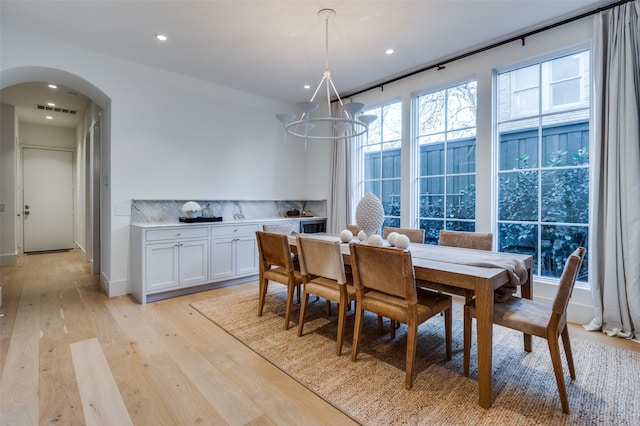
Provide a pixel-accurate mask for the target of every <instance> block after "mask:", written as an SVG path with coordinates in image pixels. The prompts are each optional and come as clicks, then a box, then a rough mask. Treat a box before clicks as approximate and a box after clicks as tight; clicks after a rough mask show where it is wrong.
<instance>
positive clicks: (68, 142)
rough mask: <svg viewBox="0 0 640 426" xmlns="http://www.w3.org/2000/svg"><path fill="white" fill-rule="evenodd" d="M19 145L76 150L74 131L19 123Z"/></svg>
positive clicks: (65, 128)
mask: <svg viewBox="0 0 640 426" xmlns="http://www.w3.org/2000/svg"><path fill="white" fill-rule="evenodd" d="M19 127H20V145H22V146H25V145H29V146H38V147H43V148H67V149H75V148H76V130H75V129H70V128H67V127H56V126H43V125H41V124H33V123H24V122H20V124H19Z"/></svg>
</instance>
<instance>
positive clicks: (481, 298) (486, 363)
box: [476, 278, 493, 408]
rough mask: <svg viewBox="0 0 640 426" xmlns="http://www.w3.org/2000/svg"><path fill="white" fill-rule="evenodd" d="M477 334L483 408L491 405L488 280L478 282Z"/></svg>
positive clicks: (490, 293)
mask: <svg viewBox="0 0 640 426" xmlns="http://www.w3.org/2000/svg"><path fill="white" fill-rule="evenodd" d="M476 335H477V340H478V394H479V403H480V406H481V407H482V408H489V407H491V375H492V370H493V365H492V362H491V357H492V351H493V287H492V286H491V282H489V281H487V280H482V279H479V278H478V279H477V282H476Z"/></svg>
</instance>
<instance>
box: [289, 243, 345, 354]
mask: <svg viewBox="0 0 640 426" xmlns="http://www.w3.org/2000/svg"><path fill="white" fill-rule="evenodd" d="M296 240H297V243H296V246H297V247H298V256H299V259H300V270H301V272H302V278H303V282H304V283H303V289H304V290H303V293H302V304H301V306H300V317H299V320H298V336H302V331H303V327H304V319H305V318H304V317H305V314H306V311H307V305H308V304H309V295H310V294H313V295H315V296H319V297H322V298H324V299H325V300H326V301H327V302H336V303H337V304H338V335H337V339H336V341H337V344H336V355H340V354H342V343H343V341H344V328H345V323H346V319H347V310H348V309H349V304H350V303H351V301H353V300H355V299H356V290H355V288H354V287H353V283H350V282H348V281H347V275H346V274H345V269H344V261H343V260H342V253H341V251H340V242H339V241H328V240H320V239H317V238H309V237H302V236H299V235H298V236H297V237H296Z"/></svg>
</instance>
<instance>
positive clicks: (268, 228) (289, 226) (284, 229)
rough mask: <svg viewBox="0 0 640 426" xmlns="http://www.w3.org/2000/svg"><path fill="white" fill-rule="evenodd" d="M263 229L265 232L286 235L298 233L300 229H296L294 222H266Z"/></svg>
mask: <svg viewBox="0 0 640 426" xmlns="http://www.w3.org/2000/svg"><path fill="white" fill-rule="evenodd" d="M262 230H263V231H264V232H274V233H279V234H286V235H295V234H297V233H298V229H296V227H295V225H294V224H293V223H290V222H287V223H265V224H264V225H262Z"/></svg>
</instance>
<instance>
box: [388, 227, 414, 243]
mask: <svg viewBox="0 0 640 426" xmlns="http://www.w3.org/2000/svg"><path fill="white" fill-rule="evenodd" d="M392 232H397V233H398V234H402V235H406V236H407V237H408V238H409V241H410V242H412V243H420V244H424V229H414V228H392V227H389V226H387V227H385V228H384V229H383V230H382V238H384V239H385V240H386V239H387V237H388V236H389V234H390V233H392Z"/></svg>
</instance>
